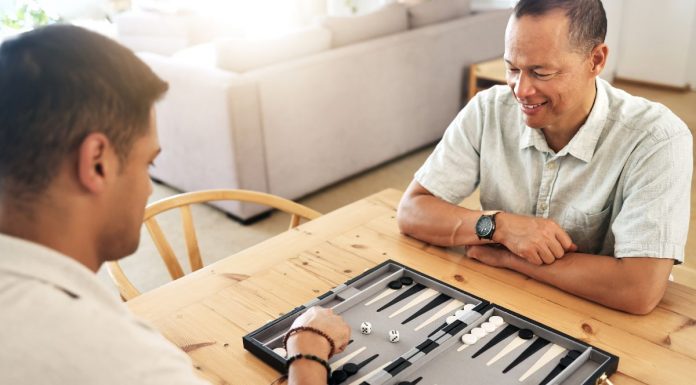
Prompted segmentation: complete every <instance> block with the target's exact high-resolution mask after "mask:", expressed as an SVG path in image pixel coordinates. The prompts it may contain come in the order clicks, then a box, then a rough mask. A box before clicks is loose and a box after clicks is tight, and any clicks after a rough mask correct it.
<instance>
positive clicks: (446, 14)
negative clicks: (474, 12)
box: [408, 0, 471, 28]
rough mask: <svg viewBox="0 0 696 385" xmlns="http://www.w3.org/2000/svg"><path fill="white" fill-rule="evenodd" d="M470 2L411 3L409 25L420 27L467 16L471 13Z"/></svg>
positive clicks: (437, 0) (456, 0)
mask: <svg viewBox="0 0 696 385" xmlns="http://www.w3.org/2000/svg"><path fill="white" fill-rule="evenodd" d="M411 1H412V0H411ZM469 2H470V0H430V1H424V2H420V3H417V4H413V5H409V6H408V14H409V26H410V27H411V28H420V27H424V26H426V25H429V24H435V23H441V22H443V21H447V20H451V19H456V18H459V17H463V16H466V15H468V14H470V13H471V6H470V4H469Z"/></svg>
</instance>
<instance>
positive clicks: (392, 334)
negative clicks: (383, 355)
mask: <svg viewBox="0 0 696 385" xmlns="http://www.w3.org/2000/svg"><path fill="white" fill-rule="evenodd" d="M389 341H391V342H399V331H398V330H390V331H389Z"/></svg>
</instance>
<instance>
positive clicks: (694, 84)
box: [686, 7, 696, 91]
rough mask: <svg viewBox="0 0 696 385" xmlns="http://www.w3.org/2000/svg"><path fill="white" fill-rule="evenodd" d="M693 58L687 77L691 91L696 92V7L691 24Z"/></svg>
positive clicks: (691, 51)
mask: <svg viewBox="0 0 696 385" xmlns="http://www.w3.org/2000/svg"><path fill="white" fill-rule="evenodd" d="M689 52H690V54H691V58H690V59H689V66H688V67H687V70H686V71H687V75H688V76H689V83H690V84H691V89H692V90H694V91H696V7H694V18H693V23H692V24H691V48H690V49H689Z"/></svg>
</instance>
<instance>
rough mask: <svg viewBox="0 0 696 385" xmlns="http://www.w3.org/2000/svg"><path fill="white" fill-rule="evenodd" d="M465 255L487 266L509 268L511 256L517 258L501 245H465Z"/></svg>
mask: <svg viewBox="0 0 696 385" xmlns="http://www.w3.org/2000/svg"><path fill="white" fill-rule="evenodd" d="M466 256H467V257H469V258H471V259H475V260H477V261H479V262H481V263H485V264H486V265H488V266H493V267H502V268H509V267H510V260H511V259H512V258H519V257H518V256H517V255H515V254H513V253H511V252H510V250H508V249H506V248H505V247H502V246H495V245H490V246H467V248H466Z"/></svg>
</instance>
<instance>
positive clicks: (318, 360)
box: [285, 353, 331, 383]
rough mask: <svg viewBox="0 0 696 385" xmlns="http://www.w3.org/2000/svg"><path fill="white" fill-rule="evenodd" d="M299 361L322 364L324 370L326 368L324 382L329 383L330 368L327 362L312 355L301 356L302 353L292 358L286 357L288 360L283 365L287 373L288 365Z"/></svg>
mask: <svg viewBox="0 0 696 385" xmlns="http://www.w3.org/2000/svg"><path fill="white" fill-rule="evenodd" d="M299 359H306V360H312V361H316V362H318V363H320V364H322V365H323V366H324V368H326V382H327V383H329V381H330V380H331V366H330V365H329V363H328V362H326V360H325V359H323V358H321V357H317V356H315V355H314V354H302V353H300V354H295V355H294V356H292V357H288V360H287V362H286V364H285V368H286V369H287V370H288V371H289V370H290V365H291V364H292V363H293V362H295V361H297V360H299Z"/></svg>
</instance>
